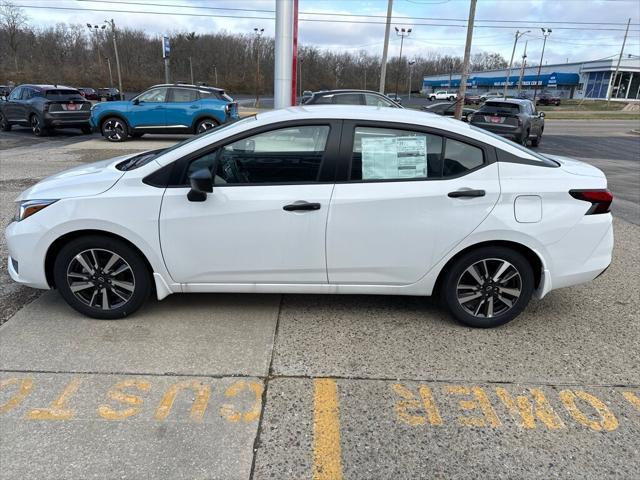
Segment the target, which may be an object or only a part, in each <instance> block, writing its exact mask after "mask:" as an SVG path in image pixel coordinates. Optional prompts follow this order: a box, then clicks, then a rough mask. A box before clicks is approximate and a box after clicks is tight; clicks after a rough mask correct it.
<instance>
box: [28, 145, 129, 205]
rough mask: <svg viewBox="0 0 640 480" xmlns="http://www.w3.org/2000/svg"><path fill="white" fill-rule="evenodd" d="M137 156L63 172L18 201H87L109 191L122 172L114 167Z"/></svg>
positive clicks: (110, 160) (51, 177)
mask: <svg viewBox="0 0 640 480" xmlns="http://www.w3.org/2000/svg"><path fill="white" fill-rule="evenodd" d="M134 155H138V153H134V154H130V155H123V156H121V157H115V158H111V159H109V160H102V161H100V162H95V163H90V164H87V165H81V166H79V167H75V168H72V169H70V170H65V171H63V172H60V173H57V174H55V175H52V176H50V177H47V178H45V179H44V180H42V181H40V182H38V183H36V184H35V185H34V186H32V187H31V188H28V189H27V190H25V191H24V192H22V193H21V194H20V196H19V197H18V198H17V199H16V201H21V200H54V199H61V198H73V197H87V196H92V195H98V194H100V193H103V192H106V191H107V190H109V189H110V188H111V187H113V185H115V183H116V182H117V181H118V180H119V179H120V178H121V177H122V175H124V173H125V172H123V171H120V170H118V169H117V168H116V165H117V164H119V163H120V162H122V161H123V160H126V159H127V158H130V157H133V156H134Z"/></svg>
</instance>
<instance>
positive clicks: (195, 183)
mask: <svg viewBox="0 0 640 480" xmlns="http://www.w3.org/2000/svg"><path fill="white" fill-rule="evenodd" d="M189 183H190V184H191V190H189V193H188V194H187V199H188V200H189V201H190V202H204V201H205V200H206V199H207V193H211V192H213V177H212V176H211V172H210V171H209V169H207V168H203V169H201V170H196V171H195V172H193V173H192V174H191V175H189Z"/></svg>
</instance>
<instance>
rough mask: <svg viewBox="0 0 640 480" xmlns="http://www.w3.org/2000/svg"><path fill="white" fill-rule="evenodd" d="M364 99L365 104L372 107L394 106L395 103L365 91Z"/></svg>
mask: <svg viewBox="0 0 640 480" xmlns="http://www.w3.org/2000/svg"><path fill="white" fill-rule="evenodd" d="M364 100H365V103H366V104H367V105H370V106H374V107H395V105H394V104H393V103H391V102H390V101H389V100H386V99H385V98H382V97H379V96H377V95H371V94H369V93H366V94H365V95H364Z"/></svg>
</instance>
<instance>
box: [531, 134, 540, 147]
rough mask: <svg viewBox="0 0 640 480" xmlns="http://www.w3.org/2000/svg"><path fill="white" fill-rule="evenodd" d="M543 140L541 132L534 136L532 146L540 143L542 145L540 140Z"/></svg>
mask: <svg viewBox="0 0 640 480" xmlns="http://www.w3.org/2000/svg"><path fill="white" fill-rule="evenodd" d="M541 141H542V132H540V133H539V134H538V135H537V136H536V138H534V139H533V140H531V146H532V147H537V146H538V145H540V142H541Z"/></svg>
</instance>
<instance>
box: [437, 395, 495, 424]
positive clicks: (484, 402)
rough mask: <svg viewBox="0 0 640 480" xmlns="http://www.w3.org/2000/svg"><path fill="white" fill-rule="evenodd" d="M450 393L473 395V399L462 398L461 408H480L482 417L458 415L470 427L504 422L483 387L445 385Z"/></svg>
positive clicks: (460, 420)
mask: <svg viewBox="0 0 640 480" xmlns="http://www.w3.org/2000/svg"><path fill="white" fill-rule="evenodd" d="M445 389H446V390H447V392H448V393H451V394H454V395H473V397H474V399H473V400H460V402H459V404H460V408H461V409H463V410H477V409H480V411H481V412H482V417H462V416H461V417H458V421H459V422H460V423H462V424H463V425H467V426H469V427H485V426H487V425H488V426H490V427H494V428H495V427H499V426H500V425H501V424H502V423H501V422H500V419H499V418H498V416H497V415H496V412H495V411H494V410H493V407H492V406H491V402H490V401H489V397H487V394H486V393H485V391H484V390H483V389H482V388H481V387H471V388H469V387H463V386H461V385H448V386H447V387H445Z"/></svg>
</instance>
